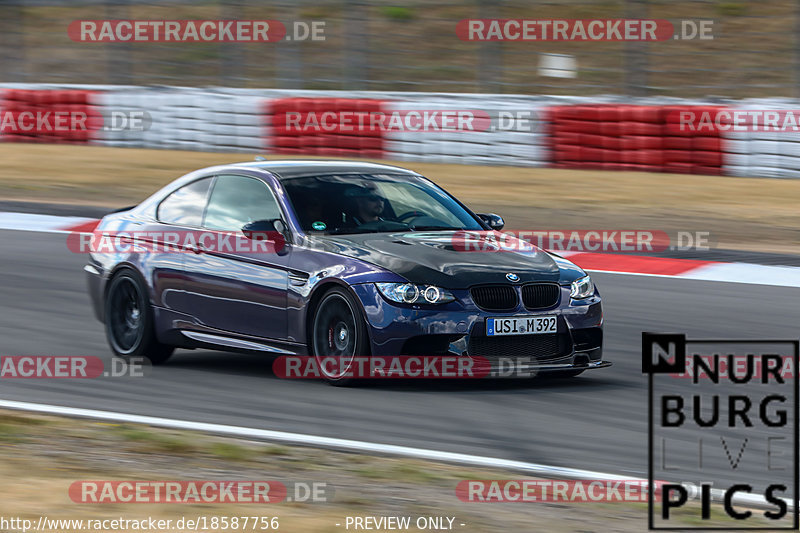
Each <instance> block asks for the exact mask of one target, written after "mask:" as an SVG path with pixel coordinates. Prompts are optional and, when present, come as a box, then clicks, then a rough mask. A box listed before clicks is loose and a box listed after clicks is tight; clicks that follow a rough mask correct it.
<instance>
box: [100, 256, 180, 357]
mask: <svg viewBox="0 0 800 533" xmlns="http://www.w3.org/2000/svg"><path fill="white" fill-rule="evenodd" d="M105 325H106V338H107V339H108V344H109V345H110V346H111V349H112V350H113V352H114V354H116V355H117V356H119V357H122V358H123V359H129V358H131V357H146V358H148V359H149V360H150V362H151V363H152V364H153V365H159V364H161V363H164V362H166V360H167V359H169V358H170V356H171V355H172V352H173V351H174V350H175V347H174V346H168V345H166V344H162V343H160V342H158V339H157V338H156V335H155V328H154V316H153V307H152V306H151V305H150V299H149V298H148V297H147V290H146V289H145V287H144V284H143V283H142V282H141V281H140V280H139V278H138V276H136V275H135V274H134V273H133V272H131V271H129V270H123V271H122V272H120V273H118V274H117V275H115V276H114V277H113V278H112V279H111V282H110V283H109V286H108V290H107V291H106V305H105Z"/></svg>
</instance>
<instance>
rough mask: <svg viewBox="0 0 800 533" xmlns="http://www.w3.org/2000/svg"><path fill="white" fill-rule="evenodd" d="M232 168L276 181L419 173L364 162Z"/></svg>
mask: <svg viewBox="0 0 800 533" xmlns="http://www.w3.org/2000/svg"><path fill="white" fill-rule="evenodd" d="M233 166H237V167H244V168H250V169H252V168H257V169H260V170H266V171H267V172H271V173H272V174H274V175H276V176H277V177H278V179H288V178H298V177H301V176H313V175H322V174H342V173H353V174H358V173H382V174H388V173H391V174H406V175H408V176H419V173H417V172H414V171H413V170H409V169H407V168H402V167H396V166H393V165H383V164H380V163H368V162H365V161H342V160H324V159H318V160H302V159H288V160H274V161H248V162H244V163H236V164H234V165H233Z"/></svg>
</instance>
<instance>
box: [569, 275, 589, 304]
mask: <svg viewBox="0 0 800 533" xmlns="http://www.w3.org/2000/svg"><path fill="white" fill-rule="evenodd" d="M593 294H594V283H592V278H590V277H589V276H584V277H582V278H578V279H576V280H575V281H573V282H572V290H571V291H570V293H569V297H570V298H574V299H575V300H580V299H581V298H588V297H589V296H592V295H593Z"/></svg>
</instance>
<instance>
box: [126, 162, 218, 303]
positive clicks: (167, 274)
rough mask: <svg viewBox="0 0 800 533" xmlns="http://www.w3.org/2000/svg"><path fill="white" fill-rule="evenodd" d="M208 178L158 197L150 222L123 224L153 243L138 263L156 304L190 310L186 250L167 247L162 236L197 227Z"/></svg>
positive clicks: (178, 246)
mask: <svg viewBox="0 0 800 533" xmlns="http://www.w3.org/2000/svg"><path fill="white" fill-rule="evenodd" d="M212 181H213V178H212V177H203V178H200V179H197V180H194V181H191V182H189V183H187V184H186V185H183V186H181V187H180V188H178V189H176V190H174V191H173V192H171V193H170V194H169V195H167V196H166V197H165V198H164V199H163V200H161V202H160V203H159V205H158V207H157V209H156V217H155V218H156V220H155V221H154V222H151V223H146V224H139V225H138V226H136V227H129V228H127V229H128V230H129V231H132V232H138V233H139V236H140V237H141V238H142V239H143V240H144V241H146V242H151V243H153V247H152V251H151V252H150V253H148V254H146V255H143V256H142V258H143V259H142V260H141V261H140V263H141V264H140V266H141V268H142V270H143V271H144V272H147V273H148V276H150V277H151V280H150V285H151V287H153V293H154V295H153V296H154V298H153V299H154V301H155V302H156V305H158V306H159V307H162V308H164V309H168V310H171V311H176V312H179V313H183V314H191V313H189V309H190V307H189V305H188V304H187V302H186V293H185V292H184V289H185V280H184V273H183V271H184V258H185V257H186V252H189V250H187V249H185V248H184V247H183V246H181V245H180V244H177V245H175V246H170V247H167V246H166V242H165V240H166V237H167V236H168V235H170V234H171V235H185V234H186V233H188V232H196V231H198V230H200V229H201V224H202V222H203V212H204V211H205V207H206V201H207V199H208V193H209V191H210V190H211V184H212ZM180 241H181V239H177V240H176V242H180Z"/></svg>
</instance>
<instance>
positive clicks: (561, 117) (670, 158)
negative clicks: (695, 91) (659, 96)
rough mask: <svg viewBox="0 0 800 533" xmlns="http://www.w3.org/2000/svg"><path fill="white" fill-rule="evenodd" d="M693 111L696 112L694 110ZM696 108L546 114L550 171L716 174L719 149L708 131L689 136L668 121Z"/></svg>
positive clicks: (584, 108)
mask: <svg viewBox="0 0 800 533" xmlns="http://www.w3.org/2000/svg"><path fill="white" fill-rule="evenodd" d="M695 107H697V109H694V108H695ZM680 109H694V111H695V113H697V116H700V112H702V111H704V110H708V111H711V112H715V111H716V109H717V108H708V107H704V108H700V107H699V106H680V107H677V106H645V105H617V104H598V105H573V106H556V107H553V108H551V109H550V110H549V114H548V115H549V121H550V125H549V127H550V141H551V149H552V158H553V160H552V166H553V167H555V168H577V169H600V170H638V171H650V172H654V171H655V172H682V173H691V174H721V171H722V148H721V142H720V135H719V131H717V130H716V129H714V128H700V129H698V130H689V129H684V128H680V127H679V124H677V123H673V122H671V121H673V120H677V117H678V116H679V115H678V113H677V112H676V111H678V110H680Z"/></svg>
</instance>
